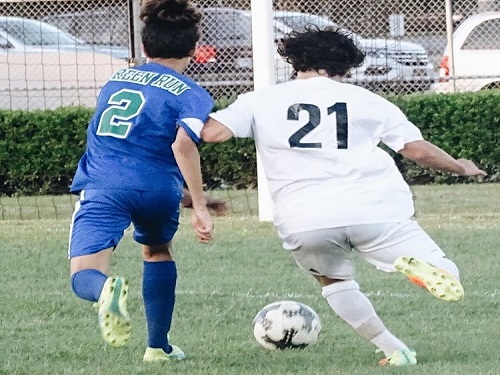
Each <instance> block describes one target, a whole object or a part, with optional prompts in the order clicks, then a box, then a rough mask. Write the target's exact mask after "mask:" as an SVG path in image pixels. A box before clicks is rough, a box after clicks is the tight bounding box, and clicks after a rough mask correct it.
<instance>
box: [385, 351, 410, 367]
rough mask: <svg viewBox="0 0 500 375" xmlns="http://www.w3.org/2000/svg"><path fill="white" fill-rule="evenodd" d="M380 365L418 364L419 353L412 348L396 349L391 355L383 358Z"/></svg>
mask: <svg viewBox="0 0 500 375" xmlns="http://www.w3.org/2000/svg"><path fill="white" fill-rule="evenodd" d="M378 364H379V365H380V366H412V365H416V364H417V353H415V351H414V350H412V349H401V350H395V351H394V353H392V355H391V356H390V357H387V358H383V359H381V360H380V361H379V362H378Z"/></svg>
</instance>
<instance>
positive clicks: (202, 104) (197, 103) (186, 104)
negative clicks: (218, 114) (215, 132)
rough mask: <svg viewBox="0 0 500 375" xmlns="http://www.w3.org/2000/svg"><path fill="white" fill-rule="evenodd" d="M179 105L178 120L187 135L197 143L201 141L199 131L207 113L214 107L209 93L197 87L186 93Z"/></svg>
mask: <svg viewBox="0 0 500 375" xmlns="http://www.w3.org/2000/svg"><path fill="white" fill-rule="evenodd" d="M186 94H187V95H186V97H185V98H183V100H182V102H181V103H180V106H179V122H178V125H179V126H182V128H183V129H184V130H186V133H187V134H188V135H189V137H190V138H191V139H192V140H193V141H194V142H195V143H197V144H199V143H201V138H200V132H201V128H203V124H204V123H205V121H207V120H208V115H209V114H210V112H211V111H212V109H213V107H214V101H213V99H212V97H211V96H210V94H209V93H208V92H206V91H205V90H204V89H202V88H199V89H197V90H193V91H191V92H188V93H186Z"/></svg>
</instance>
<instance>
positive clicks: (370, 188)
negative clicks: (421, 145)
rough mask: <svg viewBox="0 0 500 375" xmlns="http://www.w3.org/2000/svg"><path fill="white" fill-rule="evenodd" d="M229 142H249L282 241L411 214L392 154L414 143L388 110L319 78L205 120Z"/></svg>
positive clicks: (398, 115)
mask: <svg viewBox="0 0 500 375" xmlns="http://www.w3.org/2000/svg"><path fill="white" fill-rule="evenodd" d="M210 116H211V117H212V118H214V119H215V120H217V121H219V122H221V123H222V124H224V125H225V126H227V127H228V128H229V129H230V130H231V131H232V132H233V135H234V136H235V137H251V138H254V139H255V144H256V148H257V151H258V152H259V156H260V158H261V160H262V167H263V170H264V173H265V176H266V178H267V181H268V184H269V189H270V193H271V197H272V200H273V202H274V224H275V225H276V226H277V228H278V230H279V231H280V232H281V233H299V232H304V231H309V230H315V229H324V228H335V227H342V226H348V225H358V224H374V223H387V222H399V221H403V220H406V219H408V218H410V217H411V216H412V215H413V213H414V207H413V199H412V194H411V191H410V188H409V186H408V184H407V183H406V182H405V181H404V180H403V177H402V175H401V173H400V172H399V170H398V169H397V167H396V165H395V163H394V160H393V159H392V158H391V156H390V155H389V154H388V153H387V152H386V151H384V150H382V149H381V148H380V147H378V145H379V143H380V142H382V143H384V144H385V145H387V146H388V147H390V148H391V149H393V150H394V151H396V152H397V151H399V150H401V149H402V148H403V147H404V145H405V143H408V142H411V141H416V140H421V139H422V135H421V133H420V131H419V130H418V129H417V128H416V127H415V125H413V124H412V123H411V122H409V121H408V119H407V118H406V116H405V115H404V114H403V113H402V112H401V111H400V110H399V109H398V108H397V107H396V106H395V105H393V104H392V103H390V102H389V101H387V100H385V99H384V98H382V97H380V96H378V95H376V94H374V93H372V92H369V91H367V90H365V89H363V88H360V87H357V86H354V85H350V84H344V83H340V82H337V81H334V80H332V79H329V78H325V77H314V78H308V79H298V80H295V81H291V82H287V83H283V84H279V85H275V86H271V87H269V88H266V89H263V90H259V91H256V92H250V93H246V94H243V95H240V96H239V97H238V99H237V100H236V101H235V102H234V103H233V104H231V105H230V106H229V107H227V108H225V109H223V110H219V111H217V112H215V113H212V114H211V115H210Z"/></svg>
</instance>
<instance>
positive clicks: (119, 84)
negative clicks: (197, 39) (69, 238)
mask: <svg viewBox="0 0 500 375" xmlns="http://www.w3.org/2000/svg"><path fill="white" fill-rule="evenodd" d="M213 105H214V102H213V99H212V98H211V96H210V94H209V93H208V92H207V91H205V90H204V89H203V88H202V87H200V86H199V85H198V84H196V83H195V82H194V81H192V80H191V79H189V78H188V77H185V76H183V75H182V74H179V73H177V72H175V71H174V70H172V69H169V68H167V67H165V66H163V65H160V64H157V63H148V64H145V65H143V66H141V67H137V68H128V69H122V70H120V71H118V72H117V73H115V74H114V75H113V76H112V77H111V79H110V80H109V81H108V82H107V83H106V84H105V85H104V87H103V88H102V90H101V93H100V94H99V98H98V100H97V106H96V111H95V114H94V116H93V117H92V119H91V121H90V124H89V127H88V129H87V148H86V150H85V154H84V155H83V156H82V158H81V159H80V162H79V164H78V168H77V171H76V174H75V176H74V179H73V184H72V186H71V191H72V192H79V191H81V190H84V189H136V190H149V191H166V190H172V189H174V191H176V192H178V190H180V189H182V185H183V182H184V180H183V178H182V175H181V172H180V170H179V167H178V166H177V163H176V161H175V158H174V154H173V151H172V147H171V146H172V143H173V142H174V141H175V138H176V134H177V128H178V126H182V127H183V128H184V129H185V130H186V131H187V133H188V134H189V136H190V137H191V138H192V139H193V141H194V142H196V143H199V142H200V131H201V128H202V126H203V123H204V122H205V121H206V120H207V118H208V114H209V113H210V112H211V110H212V109H213Z"/></svg>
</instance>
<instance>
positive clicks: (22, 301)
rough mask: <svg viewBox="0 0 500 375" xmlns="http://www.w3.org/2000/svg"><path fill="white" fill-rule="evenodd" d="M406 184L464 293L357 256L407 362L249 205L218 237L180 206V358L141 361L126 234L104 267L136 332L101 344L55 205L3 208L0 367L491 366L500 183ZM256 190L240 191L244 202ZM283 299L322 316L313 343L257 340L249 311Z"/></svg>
mask: <svg viewBox="0 0 500 375" xmlns="http://www.w3.org/2000/svg"><path fill="white" fill-rule="evenodd" d="M414 192H415V195H416V205H417V218H418V220H419V222H420V224H421V225H422V226H423V227H424V228H425V229H426V230H428V232H429V233H430V234H431V235H432V236H433V238H434V239H435V240H436V242H438V243H439V244H440V245H441V247H442V248H443V249H444V250H445V252H446V253H447V254H448V255H449V257H450V258H452V259H453V260H454V261H455V262H456V263H457V264H458V266H459V268H460V269H461V272H462V280H463V284H464V287H465V291H466V297H465V299H464V300H463V301H461V302H459V303H455V304H454V303H446V302H442V301H440V300H437V299H435V298H433V297H432V296H430V295H429V294H428V293H426V292H425V291H424V290H420V289H419V288H416V287H414V286H412V285H411V284H410V283H408V282H407V281H406V280H404V278H402V277H400V275H398V274H385V273H381V272H378V271H376V270H374V269H373V268H371V267H370V266H369V265H367V264H365V263H362V262H357V264H358V282H359V283H360V285H361V288H362V290H363V291H364V292H365V293H367V294H368V295H369V296H370V298H371V300H372V301H373V303H374V305H375V307H376V309H377V311H378V312H379V314H380V316H381V317H382V319H383V320H384V322H385V323H386V325H387V326H388V328H389V329H390V330H392V331H393V332H394V333H395V334H396V335H397V336H399V337H400V338H401V339H403V340H404V341H405V342H407V343H408V345H410V346H411V347H413V348H415V349H416V350H417V353H418V355H419V356H418V358H419V361H420V363H419V365H418V366H415V367H412V368H379V367H378V366H377V360H378V359H379V358H380V357H379V356H376V355H375V354H374V349H375V347H374V346H373V345H371V344H369V343H366V342H365V341H363V340H362V339H360V338H358V336H357V335H356V334H355V333H354V332H353V331H352V330H351V329H350V328H349V327H347V326H346V324H345V323H343V322H342V321H341V320H340V319H339V318H337V317H336V316H335V315H334V314H333V313H332V312H331V310H330V309H329V307H328V306H327V304H326V302H325V301H324V299H323V298H322V297H321V295H320V289H319V287H318V286H317V285H316V284H315V281H314V280H313V279H312V278H310V277H309V276H307V275H305V274H304V273H302V271H300V270H299V269H298V268H297V267H296V266H295V264H294V262H293V260H292V259H291V257H290V256H289V254H287V253H286V252H285V251H284V250H282V249H281V247H280V242H279V239H278V238H277V236H276V233H275V230H274V229H273V227H272V225H271V224H270V223H266V222H264V223H263V222H259V221H258V219H257V218H256V217H255V216H254V215H253V214H250V215H237V214H233V215H231V216H229V217H224V218H217V219H216V239H215V240H214V241H213V243H211V244H209V245H205V246H204V245H201V244H197V243H196V242H195V240H194V234H193V232H192V231H191V230H190V228H189V217H188V216H187V215H183V216H182V223H181V228H180V231H179V233H178V235H177V236H176V238H175V256H176V259H177V265H178V270H179V280H178V297H177V306H176V312H175V318H174V323H173V329H172V332H171V340H172V342H173V343H175V344H177V345H179V346H180V347H181V348H183V349H184V350H185V351H186V353H187V354H188V356H189V359H188V360H187V361H185V362H183V363H167V364H161V365H160V364H145V363H143V362H142V355H143V351H144V348H145V340H146V334H145V320H144V315H143V307H142V302H141V294H140V285H141V272H142V261H141V257H140V251H139V247H138V246H137V245H136V244H134V242H133V240H132V238H131V233H130V232H127V233H126V235H125V237H124V240H123V242H122V243H121V244H120V246H119V247H118V248H117V250H116V252H115V254H114V257H113V265H112V269H113V272H114V273H117V274H120V275H124V276H127V278H128V279H129V280H130V282H131V295H130V298H129V311H130V313H131V315H132V317H133V320H134V326H133V335H132V337H131V340H130V342H129V344H128V345H127V346H126V347H124V348H121V349H117V348H111V347H106V346H105V345H104V344H103V342H102V340H101V338H100V335H99V332H98V329H97V325H96V319H97V317H96V314H95V312H94V309H93V307H92V305H91V304H90V303H86V302H85V301H81V300H79V299H78V298H76V297H75V296H74V295H73V294H72V292H71V290H70V287H69V276H68V261H67V258H66V251H67V235H68V230H69V213H64V214H61V215H60V216H58V217H59V219H54V218H48V219H42V220H40V219H32V220H18V219H16V220H3V221H1V220H0V237H1V241H0V243H1V249H2V253H1V256H2V261H1V262H0V280H1V284H2V288H1V289H0V374H1V375H7V374H8V375H17V374H26V375H31V374H43V375H46V374H56V375H59V374H71V375H73V374H92V375H94V374H106V375H118V374H120V375H121V374H127V375H128V374H148V375H153V374H187V375H198V374H217V375H240V374H241V375H247V374H252V375H260V374H269V375H271V374H279V375H285V374H286V375H288V374H318V375H320V374H321V375H324V374H349V375H361V374H427V373H428V374H436V375H438V374H439V375H470V374H474V375H487V374H492V375H493V374H499V373H500V370H499V369H500V356H499V354H498V345H499V340H500V314H499V311H500V306H499V300H500V290H499V283H498V280H499V275H500V264H499V261H498V259H499V258H498V255H497V254H498V249H499V243H500V185H499V184H496V185H493V184H492V185H460V186H431V187H416V188H414ZM249 197H250V198H249ZM254 198H255V196H254V195H253V196H251V195H249V194H244V197H243V198H242V199H243V200H246V202H247V203H242V204H243V205H244V204H248V202H250V201H252V199H254ZM45 199H47V198H45ZM60 199H63V200H64V202H66V199H68V198H67V197H65V198H60ZM56 201H57V202H56V206H57V205H58V204H59V203H58V202H59V201H58V200H57V199H56ZM236 201H237V199H235V202H234V205H235V207H236V206H238V205H239V204H240V203H241V202H240V203H238V202H236ZM5 202H6V199H3V200H2V202H1V203H2V205H6V203H5ZM252 202H254V201H252ZM21 203H22V202H21ZM64 204H66V203H64ZM251 204H254V203H251ZM238 207H240V206H238ZM241 207H242V206H241ZM44 212H45V211H44ZM47 212H48V211H47ZM35 217H37V216H35ZM41 217H43V215H41ZM280 299H296V300H299V301H302V302H304V303H306V304H308V305H310V306H311V307H313V308H314V309H315V310H316V311H317V312H318V313H319V314H320V316H321V318H322V322H323V331H322V333H321V335H320V341H319V342H318V343H317V344H316V345H314V346H311V347H309V348H306V349H304V350H301V351H285V352H271V351H267V350H265V349H263V348H261V347H260V346H258V344H257V343H256V341H255V339H254V338H253V335H252V319H253V317H254V316H255V314H256V313H257V312H258V310H259V309H260V308H261V307H263V306H264V305H266V304H268V303H270V302H273V301H275V300H280Z"/></svg>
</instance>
